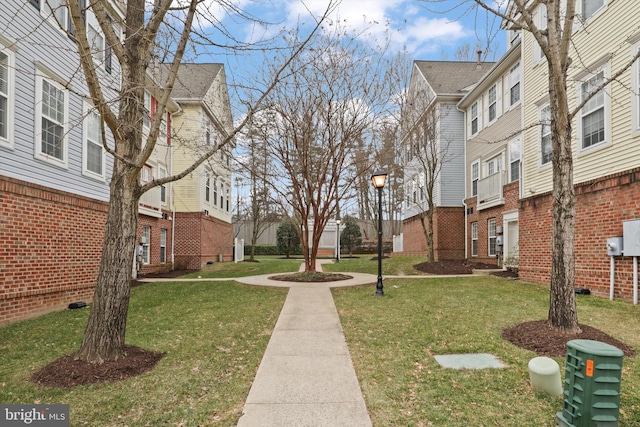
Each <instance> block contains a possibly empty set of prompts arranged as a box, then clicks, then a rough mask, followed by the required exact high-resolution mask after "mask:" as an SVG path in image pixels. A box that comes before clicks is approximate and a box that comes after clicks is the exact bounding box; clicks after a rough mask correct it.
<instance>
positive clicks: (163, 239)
mask: <svg viewBox="0 0 640 427" xmlns="http://www.w3.org/2000/svg"><path fill="white" fill-rule="evenodd" d="M166 262H167V229H166V228H161V229H160V263H161V264H164V263H166Z"/></svg>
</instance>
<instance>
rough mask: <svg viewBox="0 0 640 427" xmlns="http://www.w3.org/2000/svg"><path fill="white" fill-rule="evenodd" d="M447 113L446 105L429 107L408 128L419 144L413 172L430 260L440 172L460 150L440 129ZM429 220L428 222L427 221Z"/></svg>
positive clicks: (433, 256) (433, 257) (414, 141)
mask: <svg viewBox="0 0 640 427" xmlns="http://www.w3.org/2000/svg"><path fill="white" fill-rule="evenodd" d="M447 114H448V111H447V106H446V105H437V106H433V107H431V108H429V109H428V110H427V111H426V112H425V113H424V114H422V115H420V117H419V121H418V123H415V124H413V125H412V126H411V127H410V129H409V134H408V136H407V137H408V138H411V140H412V141H413V142H412V145H414V146H415V147H416V152H415V157H414V158H415V159H416V160H417V166H418V168H417V170H416V171H415V175H414V185H415V191H414V193H413V195H412V197H414V200H413V201H412V202H413V203H414V204H416V205H417V206H419V207H420V208H419V209H418V211H419V212H418V219H419V220H420V225H421V227H422V232H423V234H424V237H425V240H426V243H427V261H429V262H433V261H435V248H434V243H433V233H434V227H433V226H434V223H433V219H434V213H435V209H436V207H437V206H436V202H437V201H436V199H435V196H436V191H437V190H438V188H439V186H441V185H442V182H441V172H442V169H443V167H444V166H445V165H446V163H448V162H451V161H452V160H454V159H455V158H456V157H459V156H460V153H456V151H455V150H453V149H452V138H450V137H449V136H448V135H447V134H446V132H444V131H442V129H441V125H440V123H441V121H442V119H443V118H445V117H446V115H447ZM425 220H426V223H425Z"/></svg>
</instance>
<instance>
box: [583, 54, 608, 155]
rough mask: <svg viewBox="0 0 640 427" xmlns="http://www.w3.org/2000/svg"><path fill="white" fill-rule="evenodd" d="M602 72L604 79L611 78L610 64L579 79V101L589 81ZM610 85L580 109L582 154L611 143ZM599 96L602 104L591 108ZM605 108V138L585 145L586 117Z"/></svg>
mask: <svg viewBox="0 0 640 427" xmlns="http://www.w3.org/2000/svg"><path fill="white" fill-rule="evenodd" d="M601 73H602V79H603V81H604V80H606V79H608V78H609V75H610V73H609V64H608V63H607V64H605V65H604V66H603V67H601V68H599V69H597V70H596V71H595V72H594V73H592V74H589V75H587V76H586V77H584V78H583V79H579V80H578V81H577V83H576V86H577V92H578V93H577V98H576V99H577V101H578V102H580V101H581V100H582V95H583V93H584V89H586V88H587V86H586V85H587V84H588V82H590V81H592V80H593V79H594V78H596V77H597V76H598V75H599V74H601ZM609 86H610V85H607V86H606V87H605V88H604V89H602V91H601V93H600V94H598V95H595V96H594V97H593V98H591V99H590V100H589V102H587V104H586V105H585V106H583V107H582V108H581V109H580V112H579V113H578V114H577V118H578V120H577V122H578V123H577V135H578V152H579V153H580V154H586V153H591V152H593V151H596V150H600V149H602V148H605V147H608V146H610V145H611V97H610V96H609ZM599 97H601V99H602V104H603V105H601V106H598V107H597V108H590V106H591V105H592V104H593V103H594V102H595V100H597V99H598V98H599ZM600 109H603V114H604V139H603V140H602V141H598V142H596V143H594V144H591V145H589V146H588V147H584V141H583V138H584V135H583V120H584V118H585V117H587V116H589V115H591V114H593V113H594V112H596V111H597V110H600Z"/></svg>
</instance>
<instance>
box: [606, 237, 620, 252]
mask: <svg viewBox="0 0 640 427" xmlns="http://www.w3.org/2000/svg"><path fill="white" fill-rule="evenodd" d="M622 243H623V242H622V237H609V238H608V239H607V255H609V256H621V255H622V249H623V246H622Z"/></svg>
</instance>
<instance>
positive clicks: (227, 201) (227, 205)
mask: <svg viewBox="0 0 640 427" xmlns="http://www.w3.org/2000/svg"><path fill="white" fill-rule="evenodd" d="M226 211H227V212H229V189H228V188H227V200H226Z"/></svg>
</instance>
